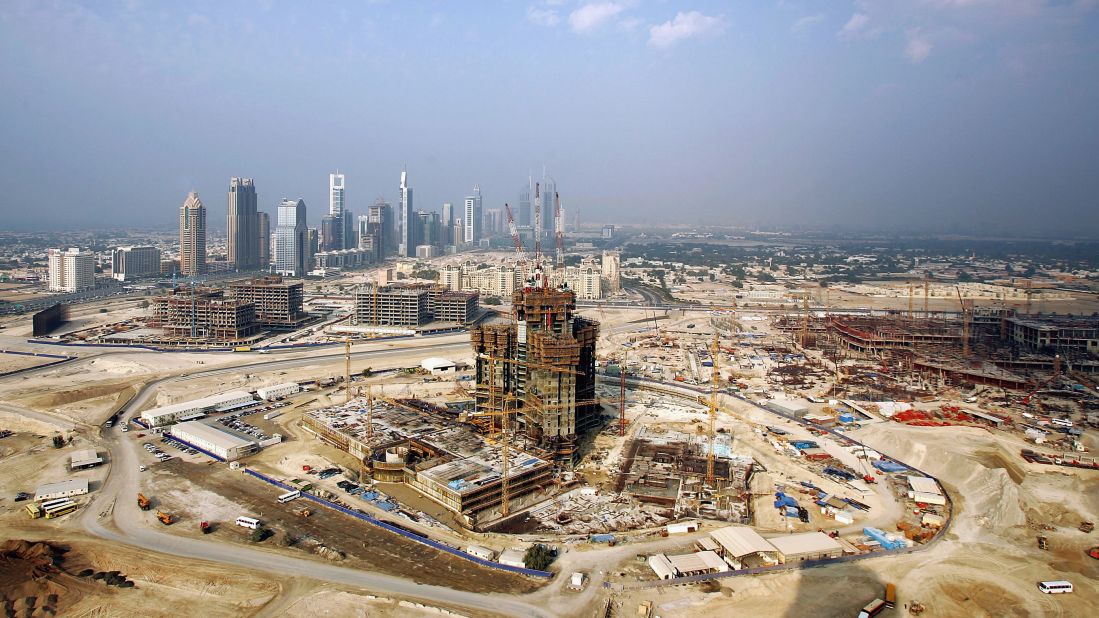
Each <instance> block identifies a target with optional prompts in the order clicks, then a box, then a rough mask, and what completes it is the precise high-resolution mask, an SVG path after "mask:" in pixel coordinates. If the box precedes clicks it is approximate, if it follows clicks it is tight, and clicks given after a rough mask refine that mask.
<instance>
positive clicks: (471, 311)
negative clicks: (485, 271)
mask: <svg viewBox="0 0 1099 618" xmlns="http://www.w3.org/2000/svg"><path fill="white" fill-rule="evenodd" d="M480 296H481V294H480V293H479V292H453V291H449V290H444V289H441V288H433V289H432V290H431V295H430V303H429V307H430V309H431V315H432V317H434V319H435V321H436V322H453V323H455V324H467V323H468V322H469V321H470V319H472V318H473V317H474V316H476V314H477V299H478V298H479V297H480Z"/></svg>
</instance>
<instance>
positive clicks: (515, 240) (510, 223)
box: [504, 203, 523, 259]
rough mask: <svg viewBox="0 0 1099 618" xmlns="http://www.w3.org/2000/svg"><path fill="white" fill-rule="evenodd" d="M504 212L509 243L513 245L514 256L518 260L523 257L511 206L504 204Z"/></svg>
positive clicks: (520, 240)
mask: <svg viewBox="0 0 1099 618" xmlns="http://www.w3.org/2000/svg"><path fill="white" fill-rule="evenodd" d="M504 210H505V211H507V215H508V231H509V232H511V242H513V243H515V255H516V257H518V258H520V259H521V258H522V257H523V240H522V239H521V238H519V230H518V229H516V227H515V217H514V216H512V214H511V206H510V205H508V204H506V203H505V204H504Z"/></svg>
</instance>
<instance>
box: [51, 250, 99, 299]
mask: <svg viewBox="0 0 1099 618" xmlns="http://www.w3.org/2000/svg"><path fill="white" fill-rule="evenodd" d="M49 262H50V291H52V292H79V291H81V290H89V289H91V288H94V287H95V255H94V254H92V253H91V252H89V251H81V250H80V249H79V248H78V247H70V248H69V249H68V250H66V251H62V250H61V249H50V251H49Z"/></svg>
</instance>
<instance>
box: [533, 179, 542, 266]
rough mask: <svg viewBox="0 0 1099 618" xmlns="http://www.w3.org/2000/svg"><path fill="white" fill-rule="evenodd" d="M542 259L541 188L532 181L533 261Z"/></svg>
mask: <svg viewBox="0 0 1099 618" xmlns="http://www.w3.org/2000/svg"><path fill="white" fill-rule="evenodd" d="M541 261H542V190H541V188H540V187H539V183H537V182H536V183H534V263H535V264H538V263H539V262H541Z"/></svg>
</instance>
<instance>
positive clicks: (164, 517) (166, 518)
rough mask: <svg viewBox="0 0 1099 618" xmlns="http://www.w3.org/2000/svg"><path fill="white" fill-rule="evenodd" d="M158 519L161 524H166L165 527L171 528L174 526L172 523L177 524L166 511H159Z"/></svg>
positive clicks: (157, 513)
mask: <svg viewBox="0 0 1099 618" xmlns="http://www.w3.org/2000/svg"><path fill="white" fill-rule="evenodd" d="M156 518H157V519H159V520H160V523H162V524H164V525H165V526H170V525H172V523H174V522H175V520H174V519H172V516H171V515H170V514H168V513H165V512H164V511H157V512H156Z"/></svg>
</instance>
